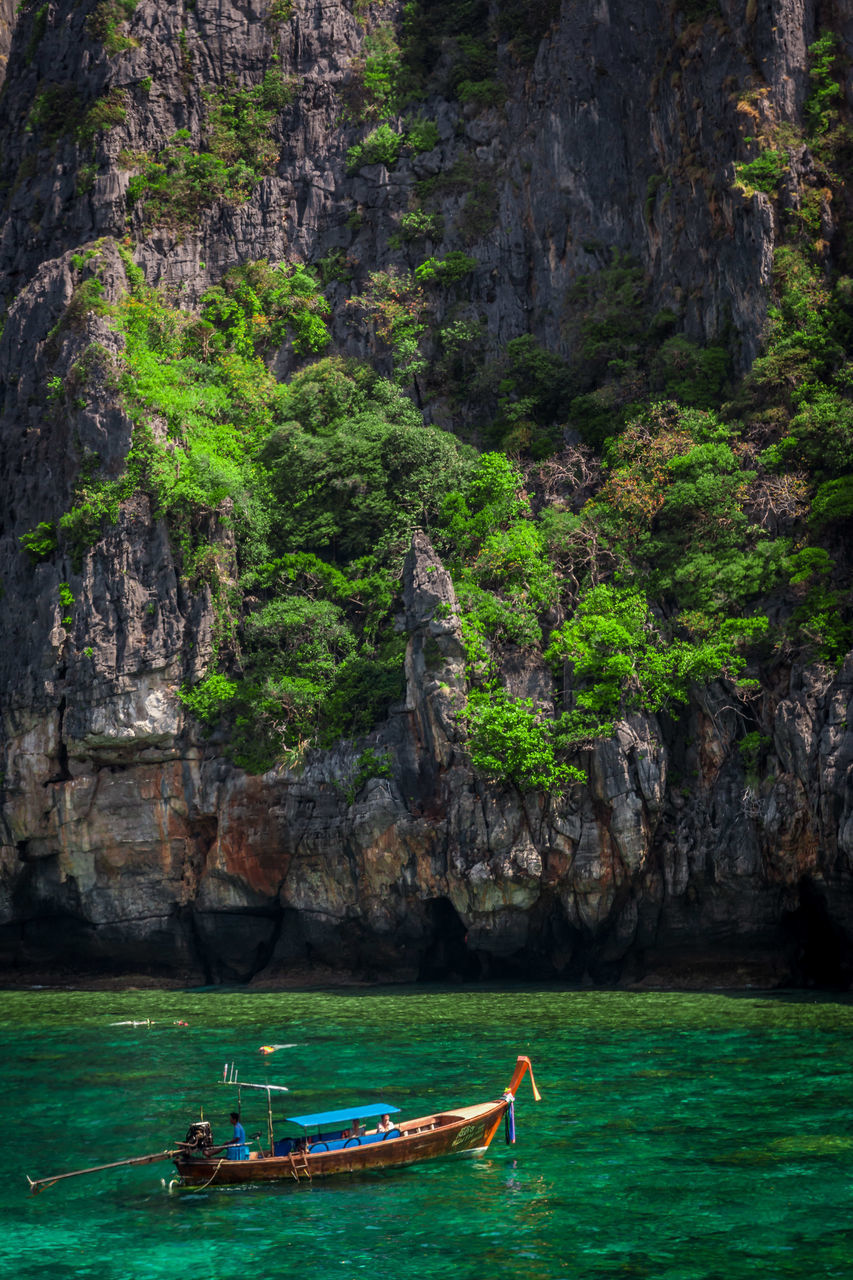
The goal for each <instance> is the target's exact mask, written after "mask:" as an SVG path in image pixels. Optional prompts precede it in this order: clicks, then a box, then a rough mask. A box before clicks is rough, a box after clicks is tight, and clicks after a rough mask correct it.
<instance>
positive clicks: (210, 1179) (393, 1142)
mask: <svg viewBox="0 0 853 1280" xmlns="http://www.w3.org/2000/svg"><path fill="white" fill-rule="evenodd" d="M508 1106H509V1102H508V1099H507V1098H506V1097H503V1098H500V1099H498V1100H497V1101H494V1102H485V1103H480V1104H479V1105H477V1106H471V1107H458V1108H456V1109H455V1110H454V1111H452V1112H442V1113H440V1114H437V1115H433V1116H422V1117H420V1118H419V1119H416V1120H409V1121H407V1122H406V1123H405V1125H403V1126H401V1128H400V1134H399V1137H398V1136H394V1135H395V1133H396V1131H395V1130H392V1131H391V1135H389V1137H387V1138H384V1139H381V1140H379V1141H362V1142H359V1141H358V1140H357V1139H351V1140H350V1141H351V1144H352V1145H348V1146H346V1147H343V1148H340V1149H339V1150H333V1151H324V1150H322V1149H321V1148H322V1147H323V1145H324V1144H322V1143H318V1144H316V1145H315V1148H314V1149H313V1150H312V1149H309V1151H308V1152H307V1153H304V1154H300V1153H292V1154H291V1155H286V1156H269V1155H253V1157H252V1158H251V1159H249V1160H228V1159H226V1158H224V1157H223V1156H219V1155H213V1156H210V1155H198V1156H188V1157H183V1156H179V1157H178V1158H177V1159H176V1160H175V1168H176V1169H177V1171H178V1173H179V1175H180V1178H181V1182H182V1184H183V1185H185V1186H188V1187H202V1186H214V1187H223V1186H228V1187H236V1186H243V1185H247V1184H249V1183H253V1182H294V1181H295V1182H299V1181H301V1180H308V1181H310V1180H311V1179H313V1178H328V1177H331V1176H332V1175H334V1174H338V1173H362V1172H368V1171H371V1170H374V1169H395V1168H400V1167H401V1166H403V1165H409V1164H418V1163H419V1162H420V1161H422V1160H435V1159H437V1158H439V1157H442V1156H451V1155H457V1154H460V1153H462V1152H465V1151H475V1150H478V1149H479V1150H483V1149H485V1148H486V1147H488V1145H489V1143H490V1142H491V1141H492V1138H493V1137H494V1136H495V1133H496V1132H497V1129H498V1126H499V1125H500V1122H501V1120H502V1119H503V1116H504V1113H505V1112H506V1109H507V1107H508ZM368 1136H370V1135H368Z"/></svg>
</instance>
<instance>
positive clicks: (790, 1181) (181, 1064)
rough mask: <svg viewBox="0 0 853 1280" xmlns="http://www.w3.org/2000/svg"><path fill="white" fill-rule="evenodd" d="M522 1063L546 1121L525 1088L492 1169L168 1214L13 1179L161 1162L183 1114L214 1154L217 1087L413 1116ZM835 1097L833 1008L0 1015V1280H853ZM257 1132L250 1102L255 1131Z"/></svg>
mask: <svg viewBox="0 0 853 1280" xmlns="http://www.w3.org/2000/svg"><path fill="white" fill-rule="evenodd" d="M143 1018H150V1019H152V1020H153V1021H154V1023H155V1025H154V1026H151V1027H116V1026H111V1025H110V1023H112V1022H115V1021H119V1020H122V1019H143ZM177 1019H184V1020H186V1021H187V1022H188V1023H189V1026H187V1027H178V1026H174V1025H172V1023H173V1020H177ZM288 1042H294V1043H295V1045H296V1047H295V1048H290V1049H283V1050H281V1051H280V1052H278V1053H276V1054H275V1055H274V1056H272V1057H264V1056H263V1055H261V1054H260V1053H259V1052H258V1049H259V1046H260V1045H262V1044H268V1043H288ZM520 1052H523V1053H528V1054H529V1055H530V1057H531V1058H532V1060H533V1065H534V1069H535V1072H536V1082H537V1084H538V1085H539V1088H540V1090H541V1092H542V1095H543V1100H542V1102H541V1103H540V1104H539V1105H536V1104H534V1102H533V1100H532V1095H531V1093H530V1088H529V1084H528V1082H527V1081H526V1080H525V1082H524V1083H523V1085H522V1088H521V1091H520V1094H519V1102H518V1106H517V1121H518V1142H517V1144H516V1146H515V1147H507V1146H505V1145H504V1142H503V1133H502V1131H500V1132H499V1134H498V1137H497V1138H496V1139H495V1142H494V1143H493V1145H492V1147H491V1148H490V1151H489V1154H488V1156H487V1157H486V1158H480V1159H466V1160H456V1161H446V1162H435V1163H433V1164H427V1165H423V1166H418V1167H416V1168H413V1169H410V1170H402V1171H397V1172H393V1173H384V1174H374V1175H367V1176H361V1177H358V1178H355V1177H354V1178H347V1177H343V1178H337V1179H330V1180H328V1181H326V1182H322V1183H320V1182H317V1183H315V1184H313V1185H311V1186H306V1185H304V1184H303V1185H301V1186H299V1187H296V1186H292V1187H291V1186H287V1187H283V1188H278V1187H270V1188H258V1189H255V1188H249V1189H244V1190H212V1189H211V1190H209V1191H205V1192H202V1193H179V1194H172V1195H170V1194H169V1193H168V1190H167V1188H166V1187H165V1186H164V1185H163V1183H162V1182H161V1179H164V1180H165V1182H166V1183H168V1181H169V1179H170V1177H171V1176H172V1169H171V1166H170V1165H168V1164H155V1165H150V1166H143V1167H142V1168H134V1169H118V1170H114V1171H112V1172H108V1173H101V1174H96V1175H93V1176H91V1177H86V1178H78V1179H72V1180H69V1181H68V1182H65V1183H60V1184H58V1185H56V1186H54V1187H52V1188H51V1189H49V1190H48V1191H45V1192H44V1193H43V1194H42V1195H40V1196H37V1197H29V1195H28V1189H27V1183H26V1178H25V1176H24V1175H25V1173H29V1174H30V1175H31V1176H33V1177H36V1176H44V1175H46V1174H52V1173H59V1172H61V1171H63V1170H66V1169H73V1168H80V1167H83V1166H86V1165H90V1164H99V1163H103V1162H106V1161H109V1160H115V1159H120V1158H121V1157H122V1156H126V1155H136V1154H144V1153H146V1152H149V1151H150V1152H153V1151H157V1150H159V1149H161V1148H162V1147H164V1146H168V1145H169V1144H170V1143H171V1142H173V1141H174V1140H176V1139H180V1138H182V1137H183V1135H184V1133H185V1131H186V1127H187V1123H188V1121H189V1120H190V1119H192V1118H194V1117H196V1116H197V1115H198V1112H199V1107H200V1106H204V1114H205V1116H206V1117H207V1118H209V1119H210V1120H211V1121H212V1123H213V1127H214V1134H215V1135H216V1134H217V1132H219V1133H222V1132H223V1131H225V1126H226V1125H227V1113H228V1111H229V1110H230V1109H231V1105H232V1101H233V1097H234V1095H233V1090H231V1089H228V1088H226V1087H223V1086H222V1085H219V1084H217V1081H218V1080H220V1079H221V1077H222V1067H223V1063H224V1062H225V1061H226V1060H228V1061H230V1060H232V1059H234V1060H236V1061H237V1062H238V1064H239V1066H240V1068H241V1074H242V1075H243V1077H244V1078H246V1079H256V1080H261V1081H263V1080H267V1079H269V1080H270V1081H272V1082H280V1083H284V1084H287V1085H289V1086H290V1088H291V1090H292V1092H291V1094H290V1096H289V1098H288V1107H289V1109H290V1110H292V1111H293V1112H294V1113H298V1112H304V1111H306V1110H312V1109H315V1108H316V1109H320V1108H323V1109H332V1108H335V1107H339V1106H340V1107H344V1106H346V1105H347V1104H348V1103H349V1102H352V1101H354V1100H356V1099H359V1100H362V1099H363V1100H367V1101H370V1100H371V1099H372V1098H375V1097H380V1098H387V1099H388V1100H389V1101H393V1102H396V1103H397V1105H399V1106H401V1107H402V1108H403V1111H404V1113H410V1114H411V1113H420V1112H422V1111H428V1110H433V1109H437V1108H439V1107H441V1106H446V1105H448V1104H453V1103H461V1102H476V1101H480V1100H483V1099H486V1098H490V1097H495V1096H498V1095H499V1094H500V1092H501V1091H502V1089H503V1088H504V1087H505V1085H506V1084H507V1082H508V1080H509V1074H510V1070H511V1068H512V1066H513V1064H514V1062H515V1057H516V1054H517V1053H520ZM851 1082H853V1004H851V1003H850V1002H849V1001H847V1000H846V999H843V998H842V999H835V998H830V997H825V998H821V997H817V998H816V997H815V996H813V995H810V996H803V997H792V996H774V995H766V996H765V995H740V996H726V995H720V994H696V995H692V994H691V995H681V994H668V993H667V994H658V993H649V994H645V993H643V994H634V993H621V992H620V993H613V992H561V991H555V990H542V991H531V990H523V991H513V990H482V989H478V990H475V991H463V990H452V991H451V990H447V989H442V990H439V989H425V990H424V989H419V990H405V989H404V990H401V989H399V988H395V989H393V990H385V989H383V990H371V991H345V992H342V991H339V992H322V993H318V992H299V993H276V994H267V993H246V992H240V993H226V992H222V991H203V992H190V993H178V992H169V993H162V992H150V991H136V992H134V991H130V992H122V993H118V994H116V993H90V992H89V993H84V992H57V991H33V992H6V993H0V1083H2V1094H0V1096H2V1098H3V1100H4V1103H5V1117H4V1133H5V1141H4V1148H5V1156H6V1160H5V1166H6V1176H5V1177H4V1179H3V1182H2V1187H0V1198H1V1199H2V1209H3V1223H4V1225H3V1231H2V1233H0V1275H3V1276H6V1275H8V1276H10V1277H11V1276H17V1277H36V1276H38V1277H40V1278H41V1277H46V1276H49V1277H56V1278H58V1280H64V1278H65V1277H72V1276H74V1277H78V1276H86V1277H97V1278H98V1280H114V1278H115V1280H119V1278H121V1280H124V1278H125V1277H133V1278H134V1280H161V1278H162V1277H167V1276H168V1277H172V1276H175V1275H178V1274H180V1275H187V1276H193V1277H205V1278H215V1280H232V1277H233V1278H234V1280H237V1278H239V1280H245V1278H246V1277H248V1276H264V1277H267V1276H283V1275H286V1274H288V1273H289V1272H291V1271H293V1270H296V1271H298V1272H299V1274H300V1275H303V1276H304V1275H310V1276H312V1277H316V1278H317V1280H326V1277H345V1278H348V1277H354V1276H361V1275H370V1276H377V1275H378V1276H381V1277H382V1280H396V1278H397V1277H408V1276H412V1277H423V1278H424V1280H434V1278H435V1280H438V1278H444V1277H447V1278H448V1280H449V1278H450V1277H454V1278H456V1280H465V1278H470V1280H485V1278H488V1280H504V1278H506V1280H508V1278H509V1277H519V1276H522V1277H526V1278H528V1280H563V1278H566V1280H568V1278H571V1280H576V1278H577V1280H581V1278H583V1280H597V1278H599V1277H617V1276H621V1277H650V1278H651V1277H653V1278H654V1280H741V1278H742V1277H743V1278H746V1277H750V1280H752V1278H754V1277H773V1280H782V1278H787V1277H803V1278H805V1277H820V1276H841V1277H848V1278H849V1277H851V1276H853V1213H851V1211H852V1210H853V1126H851V1119H853V1099H851ZM264 1106H265V1104H263V1103H261V1102H260V1101H253V1100H251V1096H250V1095H244V1118H245V1119H246V1127H247V1130H249V1132H253V1131H254V1130H255V1129H257V1128H261V1129H263V1127H264Z"/></svg>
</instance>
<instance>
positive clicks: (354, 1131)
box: [352, 1120, 364, 1138]
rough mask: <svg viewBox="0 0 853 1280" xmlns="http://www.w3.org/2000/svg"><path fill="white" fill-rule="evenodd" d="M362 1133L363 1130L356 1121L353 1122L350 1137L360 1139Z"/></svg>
mask: <svg viewBox="0 0 853 1280" xmlns="http://www.w3.org/2000/svg"><path fill="white" fill-rule="evenodd" d="M363 1133H364V1129H363V1128H362V1127H361V1125H360V1124H359V1123H358V1121H357V1120H353V1122H352V1136H353V1137H354V1138H360V1137H361V1135H362V1134H363Z"/></svg>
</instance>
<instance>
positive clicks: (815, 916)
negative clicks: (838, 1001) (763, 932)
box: [785, 879, 853, 991]
mask: <svg viewBox="0 0 853 1280" xmlns="http://www.w3.org/2000/svg"><path fill="white" fill-rule="evenodd" d="M799 891H800V902H799V906H798V907H797V909H796V911H792V912H790V913H789V914H788V916H787V917H786V919H785V930H786V933H787V935H788V938H789V939H790V942H791V945H792V949H793V957H792V967H793V977H794V980H795V982H796V983H797V984H802V985H804V986H808V987H831V988H836V989H841V990H845V991H846V990H848V989H849V987H850V986H851V984H853V940H851V937H850V935H849V934H848V933H847V932H846V931H845V929H844V928H843V927H842V926H841V925H840V924H839V923H838V921H837V920H834V919H833V918H832V916H831V915H830V912H829V910H828V907H827V903H826V899H825V896H824V894H823V893H822V892H821V889H820V888H819V886H817V885H816V884H814V882H813V881H811V880H808V879H803V880H801V881H800V885H799Z"/></svg>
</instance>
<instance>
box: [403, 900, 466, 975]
mask: <svg viewBox="0 0 853 1280" xmlns="http://www.w3.org/2000/svg"><path fill="white" fill-rule="evenodd" d="M426 925H427V938H428V940H427V943H426V945H425V947H424V951H423V955H422V958H421V963H420V969H419V971H418V980H419V981H421V982H463V981H471V980H474V979H477V978H479V977H480V962H479V960H478V959H477V957H476V955H474V954H472V952H470V951H469V950H468V947H467V944H466V938H467V930H466V928H465V925H464V923H463V922H462V920H460V918H459V914H458V912H457V911H456V908H455V907H454V906H453V903H452V902H451V901H450V899H449V898H433V899H432V900H431V901H429V902H427V903H426Z"/></svg>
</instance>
